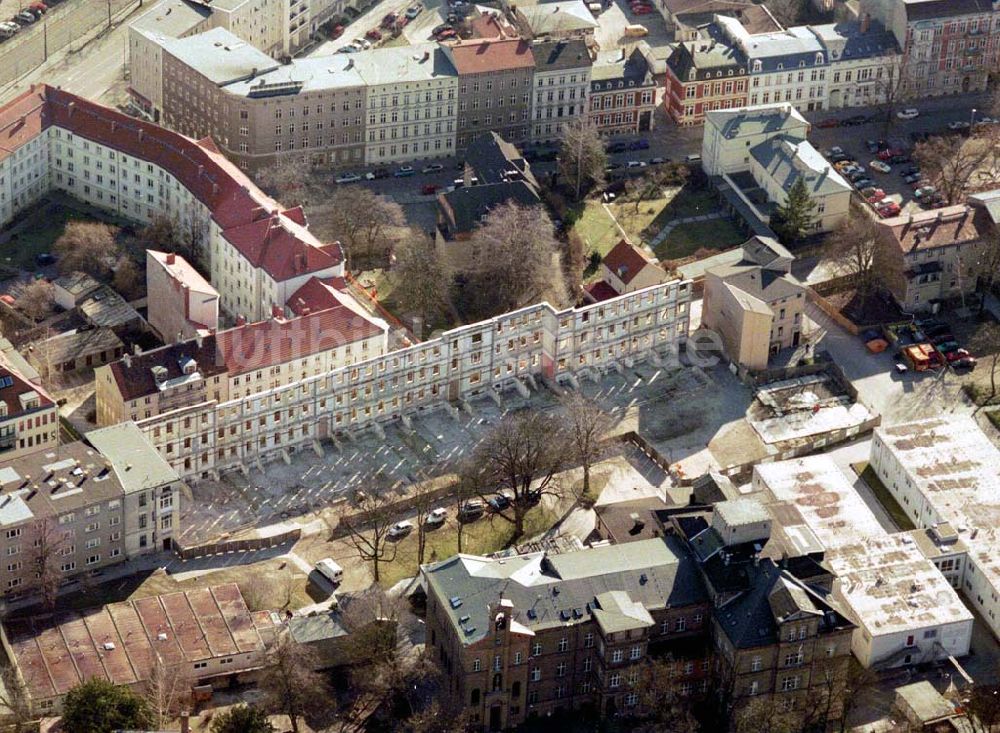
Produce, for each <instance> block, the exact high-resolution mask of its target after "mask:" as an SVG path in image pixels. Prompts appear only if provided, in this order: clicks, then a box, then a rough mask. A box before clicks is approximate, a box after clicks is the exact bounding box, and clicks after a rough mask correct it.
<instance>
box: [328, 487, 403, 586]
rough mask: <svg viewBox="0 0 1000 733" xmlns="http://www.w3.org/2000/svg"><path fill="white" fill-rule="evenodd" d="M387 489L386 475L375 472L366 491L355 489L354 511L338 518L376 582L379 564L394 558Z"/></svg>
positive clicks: (392, 520)
mask: <svg viewBox="0 0 1000 733" xmlns="http://www.w3.org/2000/svg"><path fill="white" fill-rule="evenodd" d="M389 489H390V484H389V481H388V479H387V477H386V476H385V475H384V474H381V473H380V474H377V475H376V477H375V480H374V481H373V482H372V487H371V489H370V490H369V491H366V492H360V491H359V492H358V493H357V496H356V503H357V508H358V514H357V515H355V516H345V517H342V518H341V520H340V523H341V525H342V526H343V527H344V529H345V530H347V539H348V541H349V542H350V543H351V544H352V545H353V546H354V549H355V550H356V551H357V553H358V556H359V557H360V558H361V559H362V560H363V561H364V562H367V563H371V567H372V579H373V580H374V581H375V582H376V583H378V582H380V581H381V579H382V576H381V572H380V569H381V567H382V565H384V564H386V563H391V562H392V561H393V560H395V559H396V543H395V542H393V541H392V540H391V539H390V538H389V529H390V528H391V527H392V525H393V524H395V523H396V512H395V509H394V507H393V503H392V499H391V497H390V496H389Z"/></svg>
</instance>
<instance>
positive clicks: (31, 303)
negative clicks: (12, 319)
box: [17, 280, 55, 321]
mask: <svg viewBox="0 0 1000 733" xmlns="http://www.w3.org/2000/svg"><path fill="white" fill-rule="evenodd" d="M54 303H55V294H54V292H53V288H52V283H50V282H49V281H48V280H33V281H32V282H30V283H28V284H27V285H25V286H24V287H23V288H22V289H21V292H20V294H19V295H18V296H17V305H18V307H19V308H20V309H21V310H22V311H24V314H25V315H26V316H28V317H29V318H31V319H32V320H33V321H40V320H42V319H43V318H45V317H46V316H47V315H48V314H49V313H51V312H52V306H53V304H54Z"/></svg>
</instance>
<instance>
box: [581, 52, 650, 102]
mask: <svg viewBox="0 0 1000 733" xmlns="http://www.w3.org/2000/svg"><path fill="white" fill-rule="evenodd" d="M608 82H610V83H611V89H610V90H609V89H608ZM630 85H631V86H632V87H643V86H655V85H656V80H655V79H654V78H653V74H652V72H651V71H650V69H649V63H648V62H647V61H646V57H645V56H643V55H642V51H640V50H639V49H638V48H636V49H635V50H634V51H633V52H632V53H631V54H630V55H629V56H628V58H625V59H620V60H618V61H612V62H610V63H601V62H599V63H596V64H594V68H593V70H592V71H591V72H590V89H591V91H594V92H603V91H611V90H614V89H627V88H628V87H629V86H630Z"/></svg>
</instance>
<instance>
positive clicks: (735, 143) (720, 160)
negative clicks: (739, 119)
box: [701, 107, 809, 176]
mask: <svg viewBox="0 0 1000 733" xmlns="http://www.w3.org/2000/svg"><path fill="white" fill-rule="evenodd" d="M777 109H780V108H777V107H776V110H777ZM727 118H728V115H720V116H719V119H720V120H724V119H727ZM808 132H809V123H808V122H806V121H805V120H802V121H799V120H798V119H796V118H789V119H787V120H786V122H785V124H784V126H783V127H782V128H781V130H780V132H769V133H765V132H760V133H754V134H743V135H735V136H733V137H731V138H727V137H726V136H725V135H723V134H722V129H721V127H719V126H718V125H717V124H715V123H713V121H712V113H711V112H709V113H708V114H707V115H706V121H705V131H704V135H703V137H702V143H701V158H702V167H703V168H704V169H705V172H706V173H708V175H710V176H718V175H722V174H723V173H734V172H736V171H745V170H749V169H750V149H751V148H753V147H754V146H755V145H759V144H760V143H762V142H765V141H767V140H769V139H770V138H772V137H775V136H776V135H778V134H781V135H786V136H788V137H791V138H795V139H800V140H805V139H806V135H807V133H808Z"/></svg>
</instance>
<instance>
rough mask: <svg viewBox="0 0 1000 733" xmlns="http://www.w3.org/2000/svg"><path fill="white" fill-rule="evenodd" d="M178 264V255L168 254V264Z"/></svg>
mask: <svg viewBox="0 0 1000 733" xmlns="http://www.w3.org/2000/svg"><path fill="white" fill-rule="evenodd" d="M176 262H177V255H176V254H174V253H173V252H167V264H168V265H173V264H174V263H176Z"/></svg>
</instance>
